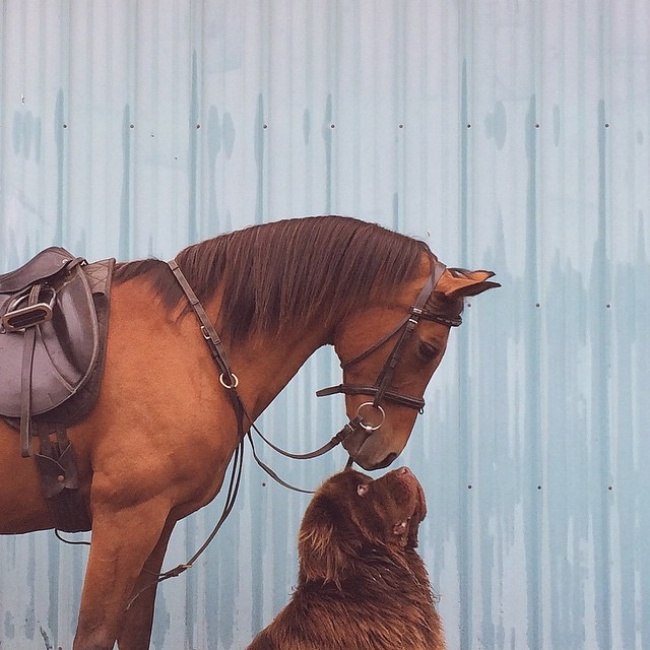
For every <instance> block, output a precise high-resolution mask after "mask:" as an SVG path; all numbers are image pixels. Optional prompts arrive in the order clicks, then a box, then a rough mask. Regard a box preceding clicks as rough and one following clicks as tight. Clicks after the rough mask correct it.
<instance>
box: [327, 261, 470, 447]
mask: <svg viewBox="0 0 650 650" xmlns="http://www.w3.org/2000/svg"><path fill="white" fill-rule="evenodd" d="M446 268H447V267H446V266H445V265H444V264H442V263H441V262H439V261H438V260H437V259H436V258H434V260H433V270H432V272H431V275H430V276H429V278H428V280H427V281H426V282H425V284H424V286H423V287H422V289H421V291H420V293H419V294H418V297H417V299H416V301H415V304H414V305H413V306H412V307H411V308H410V309H409V311H408V314H407V315H406V316H405V317H404V318H403V319H402V320H401V321H400V322H399V323H398V324H397V325H396V326H395V327H394V328H393V329H392V330H390V331H389V332H388V333H387V334H385V335H384V336H382V337H381V338H380V339H379V340H378V341H377V342H376V343H374V344H373V345H371V346H370V347H369V348H368V349H367V350H365V351H364V352H362V353H361V354H358V355H357V356H356V357H354V358H352V359H350V360H349V361H345V362H341V368H342V369H343V370H346V369H347V368H350V367H351V366H353V365H355V364H357V363H359V362H360V361H363V360H364V359H366V358H367V357H369V356H370V355H371V354H372V353H373V352H375V351H376V350H378V349H379V348H381V347H382V346H383V345H384V344H385V343H387V342H388V341H389V340H390V339H392V338H393V337H394V336H396V335H398V334H399V338H398V339H397V341H396V343H395V345H394V346H393V349H392V351H391V353H390V354H389V355H388V357H387V359H386V362H385V363H384V367H383V368H382V369H381V371H380V372H379V375H378V376H377V379H376V380H375V383H374V384H373V385H372V386H366V385H356V384H345V383H343V384H339V385H338V386H330V387H329V388H322V389H321V390H319V391H317V392H316V395H317V396H318V397H324V396H325V395H335V394H337V393H344V394H345V395H372V396H374V399H373V400H372V401H367V402H363V403H362V404H360V405H359V406H358V407H357V412H356V415H355V417H354V418H352V419H351V420H350V421H349V422H348V424H347V425H346V427H347V429H346V435H349V434H350V433H352V431H358V430H360V429H361V430H363V431H365V432H366V433H367V434H368V435H369V434H371V433H372V432H373V431H376V430H377V429H379V428H380V427H381V426H382V424H383V423H384V420H385V419H386V412H385V411H384V409H383V408H382V403H383V402H384V401H389V402H394V403H396V404H401V405H402V406H408V407H409V408H413V409H417V411H418V412H420V413H422V411H423V410H424V399H422V398H421V397H413V396H412V395H405V394H403V393H399V392H396V391H394V390H391V388H390V387H391V384H392V380H393V375H394V373H395V369H396V368H397V364H398V363H399V361H400V358H401V356H402V353H403V351H404V347H405V345H406V343H407V341H408V340H409V339H410V338H411V336H412V334H413V332H414V331H415V329H416V327H417V325H418V323H419V322H420V321H421V320H428V321H432V322H435V323H441V324H443V325H448V326H449V327H458V326H459V325H460V324H461V323H462V319H461V317H460V315H456V316H453V315H445V314H440V313H436V312H431V311H427V310H425V306H426V303H427V301H428V300H429V297H430V296H431V294H432V293H433V290H434V288H435V286H436V285H437V284H438V281H439V280H440V278H441V277H442V274H443V273H444V272H445V269H446ZM369 408H370V409H374V410H376V411H377V412H379V415H380V419H379V423H378V424H377V423H375V424H370V423H369V422H368V421H367V420H365V419H364V417H363V412H364V410H365V409H369ZM344 428H345V427H344Z"/></svg>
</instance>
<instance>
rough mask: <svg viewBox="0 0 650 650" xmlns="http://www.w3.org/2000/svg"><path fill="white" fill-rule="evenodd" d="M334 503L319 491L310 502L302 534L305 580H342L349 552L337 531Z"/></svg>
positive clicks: (300, 535)
mask: <svg viewBox="0 0 650 650" xmlns="http://www.w3.org/2000/svg"><path fill="white" fill-rule="evenodd" d="M333 508H335V504H333V503H332V502H331V501H330V500H329V499H328V498H327V497H325V496H324V495H322V494H317V495H316V496H315V497H314V499H313V500H312V502H311V503H310V504H309V506H308V508H307V511H306V512H305V516H304V518H303V520H302V525H301V526H300V533H299V535H298V555H299V557H300V578H301V581H310V580H323V581H325V582H334V583H339V582H340V578H341V576H342V574H343V572H344V569H345V565H346V553H345V551H344V549H343V548H341V540H340V539H339V535H337V534H336V531H335V518H336V516H335V513H334V511H333Z"/></svg>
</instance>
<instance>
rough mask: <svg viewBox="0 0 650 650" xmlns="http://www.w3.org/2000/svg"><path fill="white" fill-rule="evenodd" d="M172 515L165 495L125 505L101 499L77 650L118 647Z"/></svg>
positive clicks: (95, 521)
mask: <svg viewBox="0 0 650 650" xmlns="http://www.w3.org/2000/svg"><path fill="white" fill-rule="evenodd" d="M168 514H169V507H168V506H167V504H166V503H164V502H163V501H162V500H151V501H147V502H145V503H141V504H135V505H132V506H131V507H128V508H123V509H120V510H115V509H113V508H109V507H102V506H101V505H97V504H95V507H93V533H92V543H91V546H90V555H89V557H88V566H87V568H86V576H85V579H84V586H83V592H82V595H81V607H80V610H79V622H78V625H77V633H76V635H75V639H74V643H73V646H72V647H73V650H112V649H113V646H114V644H115V641H116V640H117V638H118V636H119V635H120V633H121V631H122V628H123V626H124V625H125V623H126V622H127V621H130V620H132V619H134V618H135V616H136V615H137V611H139V609H138V610H136V612H134V613H133V616H127V614H126V608H127V606H128V604H129V600H130V599H131V598H132V594H133V593H134V589H135V585H136V582H137V581H138V579H139V576H141V574H142V570H143V567H144V566H145V564H146V563H147V560H148V558H149V557H150V556H151V555H152V553H154V551H157V550H158V546H159V543H160V541H161V537H162V536H163V534H164V535H165V536H166V538H167V540H168V539H169V532H171V530H170V531H169V532H168V531H167V527H166V522H167V517H168ZM167 540H165V542H164V543H163V544H162V546H163V547H165V546H166V542H167ZM163 553H164V549H163V550H161V554H163ZM135 602H137V601H135ZM151 606H153V598H152V602H151ZM126 647H127V648H131V647H133V648H135V647H136V646H126ZM138 647H140V646H138ZM142 647H145V648H146V646H142Z"/></svg>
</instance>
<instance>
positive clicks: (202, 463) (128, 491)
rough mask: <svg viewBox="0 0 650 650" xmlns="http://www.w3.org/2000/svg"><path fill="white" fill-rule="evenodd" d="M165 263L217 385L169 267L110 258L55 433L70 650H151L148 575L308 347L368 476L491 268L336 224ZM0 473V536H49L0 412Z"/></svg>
mask: <svg viewBox="0 0 650 650" xmlns="http://www.w3.org/2000/svg"><path fill="white" fill-rule="evenodd" d="M175 262H176V264H177V266H178V269H179V270H180V274H181V275H182V276H184V277H185V278H186V279H187V282H188V284H189V286H190V287H191V288H192V289H193V291H194V292H195V294H196V296H198V300H199V301H200V303H201V304H202V305H203V307H204V308H205V314H206V317H207V318H208V319H209V321H210V323H209V324H208V328H207V329H209V328H210V324H211V325H213V326H214V329H215V330H216V331H218V332H219V335H220V339H221V342H220V344H219V348H220V353H221V357H220V359H217V360H218V361H219V360H221V361H222V362H223V363H225V364H226V368H225V373H226V380H225V381H224V368H223V367H222V366H219V364H215V363H214V358H213V357H214V355H213V354H211V350H210V348H209V346H208V345H206V336H204V333H205V332H206V327H205V325H204V327H203V328H200V327H199V326H198V324H197V323H198V321H197V315H196V314H195V313H194V312H193V310H192V307H191V306H190V303H189V301H188V299H187V296H186V294H185V293H184V292H183V290H182V288H181V283H180V281H179V280H178V279H177V277H176V276H175V274H174V272H172V270H173V269H172V267H173V266H175V265H174V264H173V263H169V264H167V263H165V262H162V261H158V260H144V261H136V262H129V263H122V264H118V265H117V266H116V270H115V274H114V279H113V285H112V289H111V310H110V320H109V331H108V341H107V348H106V364H105V370H104V375H103V379H102V384H101V390H100V394H99V397H98V400H97V402H96V405H95V407H94V408H93V410H92V411H91V412H90V414H89V415H88V416H87V417H86V419H85V420H84V421H83V422H81V423H80V424H77V425H75V426H72V427H70V429H69V430H68V435H69V438H70V440H71V441H72V444H73V445H74V448H75V452H76V457H77V464H78V468H79V475H80V481H81V488H80V489H81V492H82V494H83V496H84V498H85V499H86V500H87V503H88V507H89V511H90V514H91V517H92V543H91V547H90V554H89V558H88V564H87V568H86V574H85V579H84V585H83V592H82V597H81V608H80V611H79V617H78V624H77V631H76V635H75V640H74V645H73V648H74V650H110V649H112V648H113V647H114V644H115V641H117V643H118V646H119V648H120V649H121V650H144V649H146V648H148V647H149V639H150V635H151V626H152V619H153V609H154V598H155V591H156V590H155V578H152V576H156V575H157V574H159V572H160V570H161V565H162V561H163V557H164V555H165V551H166V548H167V544H168V541H169V537H170V534H171V532H172V529H173V528H174V525H175V523H176V522H177V521H178V520H180V519H182V518H183V517H186V516H187V515H189V514H191V513H193V512H195V511H196V510H198V509H199V508H201V507H202V506H205V505H206V504H207V503H209V502H210V501H212V499H214V497H215V496H216V495H217V493H218V492H219V490H220V488H221V486H222V482H223V480H224V474H225V471H226V468H227V466H228V464H229V462H230V460H231V458H232V456H233V454H234V453H235V450H236V449H237V448H238V444H239V442H240V437H241V436H242V435H243V433H244V432H245V431H247V430H248V429H249V428H250V426H251V424H252V423H253V421H254V420H255V418H257V417H258V416H259V415H260V413H262V411H264V409H265V408H266V407H267V406H268V405H269V404H270V403H271V401H272V400H273V399H274V398H275V397H276V396H277V395H278V393H279V392H280V391H281V390H282V388H283V387H284V386H285V385H286V384H287V382H288V381H289V380H290V379H291V378H292V377H293V376H294V375H295V374H296V372H297V371H298V369H299V368H300V367H301V366H302V364H303V363H304V362H305V361H306V360H307V358H308V357H309V356H310V355H311V354H312V353H313V352H314V351H315V350H316V349H317V348H319V347H321V346H323V345H326V344H330V345H333V346H334V349H335V351H336V354H337V356H338V357H339V359H340V360H341V361H342V366H343V369H344V371H343V380H344V383H343V384H342V385H341V386H338V387H335V388H333V389H328V390H326V391H325V392H326V393H331V392H343V393H345V394H346V398H345V399H346V410H347V413H348V416H349V418H350V424H349V425H348V426H347V427H346V437H345V440H344V441H343V444H344V447H345V448H346V450H347V452H348V453H349V455H350V457H351V459H352V460H353V461H354V462H356V463H357V464H358V465H360V466H361V467H362V468H364V469H366V470H372V469H376V468H380V467H385V466H386V465H388V464H390V463H391V462H392V461H393V460H394V459H395V458H396V457H397V456H398V455H399V454H400V452H401V451H402V449H403V448H404V445H405V444H406V442H407V440H408V437H409V434H410V432H411V429H412V426H413V423H414V421H415V417H416V415H417V412H418V409H420V408H421V407H422V405H423V401H422V399H421V397H422V395H423V393H424V390H425V387H426V385H427V383H428V381H429V379H430V378H431V376H432V374H433V372H434V371H435V370H436V368H437V367H438V364H439V363H440V361H441V359H442V356H443V354H444V352H445V348H446V345H447V338H448V335H449V331H450V326H452V325H457V324H459V323H460V313H461V311H462V308H463V297H464V296H471V295H475V294H478V293H481V292H482V291H485V290H486V289H489V288H492V287H494V286H498V284H496V283H495V282H491V281H489V280H488V278H490V277H491V276H492V275H493V274H492V273H491V272H488V271H466V270H462V269H448V268H446V267H445V266H444V265H443V264H441V263H440V262H439V261H438V260H437V258H436V257H435V255H434V254H433V253H432V252H431V251H430V250H429V248H428V247H427V246H426V245H425V244H424V243H422V242H420V241H417V240H415V239H412V238H410V237H406V236H403V235H400V234H397V233H394V232H391V231H389V230H386V229H384V228H382V227H380V226H377V225H374V224H369V223H365V222H363V221H359V220H356V219H352V218H347V217H334V216H329V217H308V218H302V219H288V220H285V221H280V222H275V223H268V224H264V225H259V226H254V227H250V228H247V229H244V230H240V231H236V232H233V233H229V234H225V235H222V236H219V237H216V238H214V239H211V240H207V241H204V242H202V243H199V244H195V245H192V246H189V247H187V248H186V249H184V250H183V251H181V252H180V253H179V254H178V255H177V256H176V258H175ZM190 291H191V290H190ZM207 338H209V337H207ZM231 372H232V374H231ZM235 375H236V378H235ZM220 380H221V381H220ZM233 384H238V385H237V388H236V400H233V396H232V394H231V393H232V387H233ZM229 387H230V389H229ZM237 405H239V408H237ZM0 475H2V476H5V477H9V476H10V477H11V480H10V481H9V480H6V481H5V482H4V487H3V490H2V491H1V492H0V533H2V534H15V533H25V532H29V531H35V530H40V529H47V528H53V527H54V526H55V523H54V521H53V519H52V516H51V515H50V513H49V511H48V508H47V507H46V503H45V500H44V498H43V496H42V494H41V490H40V488H39V477H38V475H37V469H36V466H35V464H34V459H33V458H20V456H19V452H18V436H17V433H16V431H15V430H14V429H13V428H11V427H10V426H8V425H7V424H5V422H4V421H2V420H1V419H0ZM136 594H138V597H137V598H135V599H134V598H133V597H134V595H136Z"/></svg>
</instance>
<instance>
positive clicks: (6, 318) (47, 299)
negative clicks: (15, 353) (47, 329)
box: [0, 287, 56, 332]
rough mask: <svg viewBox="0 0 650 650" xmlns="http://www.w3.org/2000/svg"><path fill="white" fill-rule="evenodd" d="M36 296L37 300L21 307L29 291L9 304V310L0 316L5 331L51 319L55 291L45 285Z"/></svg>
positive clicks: (20, 329) (13, 330) (33, 325)
mask: <svg viewBox="0 0 650 650" xmlns="http://www.w3.org/2000/svg"><path fill="white" fill-rule="evenodd" d="M38 297H39V302H36V303H34V304H33V305H26V306H24V307H21V305H22V304H23V303H24V302H25V301H26V300H28V298H29V293H23V294H22V295H21V296H18V298H16V299H15V300H14V301H13V302H12V304H11V305H10V306H9V310H8V311H7V312H6V313H5V314H4V315H3V316H2V318H0V325H2V329H3V330H4V331H5V332H20V331H22V330H24V329H26V328H28V327H35V326H36V325H41V324H42V323H46V322H47V321H49V320H52V309H53V307H54V301H55V300H56V291H55V290H54V289H53V288H52V287H45V288H44V289H43V290H42V292H41V294H40V295H39V296H38Z"/></svg>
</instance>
